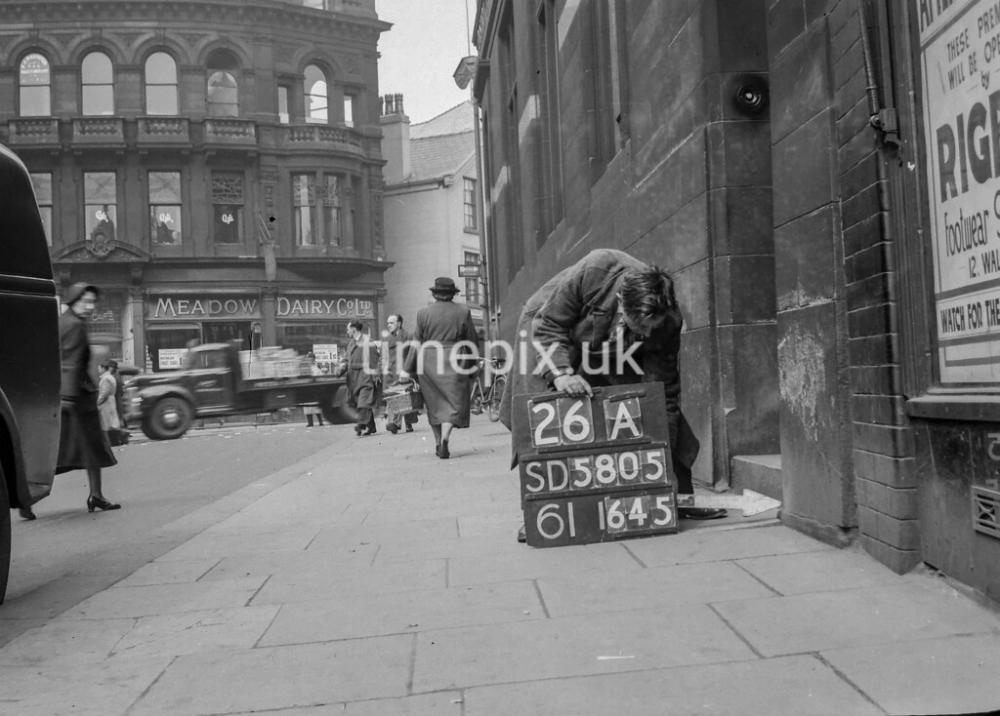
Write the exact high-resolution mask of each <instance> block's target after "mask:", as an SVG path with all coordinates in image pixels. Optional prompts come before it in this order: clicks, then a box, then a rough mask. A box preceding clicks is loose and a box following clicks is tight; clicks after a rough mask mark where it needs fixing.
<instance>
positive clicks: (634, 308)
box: [621, 266, 677, 319]
mask: <svg viewBox="0 0 1000 716" xmlns="http://www.w3.org/2000/svg"><path fill="white" fill-rule="evenodd" d="M621 296H622V310H623V311H625V313H626V314H627V315H629V316H636V317H638V318H642V319H648V318H659V317H661V316H665V315H666V314H667V313H669V312H670V311H672V310H673V309H675V308H676V307H677V298H676V296H674V282H673V281H671V280H670V276H668V275H667V272H666V271H664V270H663V269H661V268H660V267H659V266H650V267H649V268H647V269H634V270H630V271H628V272H627V273H626V274H625V276H624V278H623V280H622V284H621Z"/></svg>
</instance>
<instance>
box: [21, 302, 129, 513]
mask: <svg viewBox="0 0 1000 716" xmlns="http://www.w3.org/2000/svg"><path fill="white" fill-rule="evenodd" d="M100 295H101V294H100V291H99V290H98V289H97V287H96V286H92V285H90V284H87V283H75V284H73V285H72V286H70V287H69V289H67V291H66V295H65V297H64V299H63V303H65V304H66V310H65V311H63V313H62V315H61V316H59V344H60V348H61V351H62V384H61V386H60V396H61V398H62V400H61V410H60V412H61V419H62V424H61V427H60V433H59V457H58V460H57V462H56V474H57V475H58V474H61V473H64V472H69V471H70V470H86V471H87V482H88V483H89V486H90V495H89V496H88V497H87V511H88V512H93V511H94V510H95V509H98V510H117V509H119V508H120V507H121V505H119V504H117V503H114V502H110V501H108V500H106V499H105V498H104V492H103V490H102V484H101V469H102V468H105V467H111V466H112V465H117V464H118V461H117V460H116V459H115V456H114V453H112V452H111V445H110V444H109V443H108V437H107V435H106V434H105V432H104V431H103V430H102V429H101V416H100V412H99V409H98V405H97V396H98V389H97V384H96V383H95V382H94V379H93V378H92V377H91V374H90V340H89V336H88V332H87V321H88V320H89V319H90V317H91V316H92V315H93V313H94V308H95V306H96V305H97V301H98V299H99V298H100ZM21 516H22V517H24V518H25V519H29V520H31V519H35V515H34V513H33V512H32V511H31V510H30V509H27V510H26V509H24V508H22V509H21Z"/></svg>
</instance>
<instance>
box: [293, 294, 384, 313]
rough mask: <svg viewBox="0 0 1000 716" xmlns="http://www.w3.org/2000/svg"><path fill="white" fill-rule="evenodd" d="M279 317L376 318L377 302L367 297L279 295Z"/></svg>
mask: <svg viewBox="0 0 1000 716" xmlns="http://www.w3.org/2000/svg"><path fill="white" fill-rule="evenodd" d="M276 309H277V311H276V313H277V315H278V317H279V318H295V317H299V316H327V317H331V318H374V316H375V302H374V301H372V300H370V299H365V298H344V297H341V298H291V297H288V296H278V301H277V306H276Z"/></svg>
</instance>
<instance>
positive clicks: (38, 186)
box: [31, 172, 52, 246]
mask: <svg viewBox="0 0 1000 716" xmlns="http://www.w3.org/2000/svg"><path fill="white" fill-rule="evenodd" d="M31 184H32V186H33V187H34V188H35V201H36V202H37V203H38V213H39V215H40V216H41V217H42V226H44V227H45V239H46V241H48V244H49V246H52V175H51V174H50V173H48V172H32V173H31Z"/></svg>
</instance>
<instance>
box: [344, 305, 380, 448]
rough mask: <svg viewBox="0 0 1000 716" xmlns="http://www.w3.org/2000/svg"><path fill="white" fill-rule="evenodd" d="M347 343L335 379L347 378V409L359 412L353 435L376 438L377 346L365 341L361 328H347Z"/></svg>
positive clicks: (355, 325) (356, 323)
mask: <svg viewBox="0 0 1000 716" xmlns="http://www.w3.org/2000/svg"><path fill="white" fill-rule="evenodd" d="M347 335H348V336H349V337H350V341H348V343H347V350H346V351H345V354H344V360H343V361H342V362H341V363H340V365H339V366H338V367H337V370H336V375H344V374H346V375H347V392H348V395H349V397H348V405H350V406H351V407H352V408H354V409H355V410H357V411H358V422H357V424H356V425H355V426H354V432H355V433H356V434H357V436H358V437H362V436H364V435H374V434H375V409H376V408H377V407H378V401H379V378H380V376H379V355H378V346H377V345H376V344H375V343H374V342H372V341H370V340H369V339H368V335H367V334H366V333H365V327H364V324H362V323H361V321H351V322H350V323H348V324H347Z"/></svg>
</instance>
